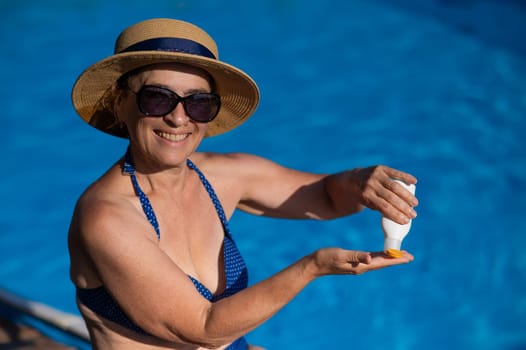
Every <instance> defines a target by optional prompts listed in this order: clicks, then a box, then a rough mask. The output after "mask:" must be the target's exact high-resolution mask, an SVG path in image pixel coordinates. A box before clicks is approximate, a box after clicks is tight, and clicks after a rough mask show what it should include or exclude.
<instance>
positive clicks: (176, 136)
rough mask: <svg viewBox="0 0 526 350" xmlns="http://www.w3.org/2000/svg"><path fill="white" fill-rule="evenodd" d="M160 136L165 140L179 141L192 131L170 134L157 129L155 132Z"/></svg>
mask: <svg viewBox="0 0 526 350" xmlns="http://www.w3.org/2000/svg"><path fill="white" fill-rule="evenodd" d="M155 133H156V134H157V135H158V136H160V137H162V138H163V139H165V140H168V141H172V142H178V141H183V140H185V139H186V138H187V137H188V136H189V135H190V133H186V134H170V133H167V132H164V131H156V132H155Z"/></svg>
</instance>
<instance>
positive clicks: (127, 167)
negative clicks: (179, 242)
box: [123, 147, 161, 239]
mask: <svg viewBox="0 0 526 350" xmlns="http://www.w3.org/2000/svg"><path fill="white" fill-rule="evenodd" d="M123 172H124V173H125V174H128V175H130V177H131V180H132V183H133V188H134V189H135V192H136V193H137V195H138V196H139V200H140V201H141V206H142V210H143V211H144V214H145V215H146V218H147V219H148V221H149V222H150V224H151V225H152V226H153V229H154V230H155V233H156V234H157V239H161V230H160V229H159V223H158V222H157V217H156V216H155V213H154V212H153V207H152V204H151V203H150V200H149V199H148V197H146V194H144V192H143V191H142V189H141V187H140V186H139V182H138V181H137V177H136V176H135V167H134V166H133V161H132V158H131V153H130V148H129V147H128V150H127V151H126V155H125V156H124V169H123Z"/></svg>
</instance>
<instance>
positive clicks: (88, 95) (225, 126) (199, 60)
mask: <svg viewBox="0 0 526 350" xmlns="http://www.w3.org/2000/svg"><path fill="white" fill-rule="evenodd" d="M170 62H172V63H182V64H187V65H189V66H193V67H197V68H201V69H203V70H205V71H206V72H208V73H209V74H210V75H211V76H212V78H213V79H214V83H215V87H216V91H215V92H216V93H217V94H218V95H219V96H221V109H220V110H219V113H218V115H217V117H216V118H215V119H214V120H213V121H212V122H210V123H209V124H208V130H207V133H206V135H205V136H214V135H218V134H222V133H224V132H226V131H229V130H232V129H233V128H235V127H237V126H239V125H241V124H242V123H243V122H245V121H246V120H247V119H248V118H249V117H250V116H251V115H252V114H253V113H254V112H255V110H256V108H257V105H258V103H259V89H258V87H257V85H256V83H255V82H254V81H253V80H252V78H250V77H249V76H248V75H247V74H246V73H244V72H243V71H241V70H240V69H238V68H236V67H234V66H231V65H229V64H228V63H225V62H221V61H218V60H215V59H211V58H206V57H202V56H196V55H192V54H185V53H179V52H166V51H141V52H128V53H121V54H116V55H113V56H110V57H108V58H106V59H104V60H102V61H99V62H97V63H95V64H93V65H91V66H90V67H88V68H87V69H86V70H85V71H84V72H83V73H82V74H81V75H80V76H79V77H78V79H77V81H76V82H75V85H74V86H73V90H72V94H71V98H72V101H73V106H74V107H75V110H76V111H77V113H78V114H79V115H80V117H81V118H82V119H83V120H84V121H86V122H87V123H89V124H90V125H92V126H93V127H95V128H97V129H99V130H102V131H104V132H106V133H109V134H112V135H115V136H120V137H126V134H123V133H122V132H119V131H118V130H116V129H114V128H111V127H108V125H109V124H111V123H112V121H108V120H101V118H97V113H99V112H101V111H100V110H98V109H100V106H101V104H100V102H101V100H102V99H103V97H104V96H105V94H107V92H108V90H109V89H111V88H112V87H113V85H114V84H115V82H116V81H117V79H119V78H120V77H121V76H122V75H123V74H125V73H128V72H130V71H132V70H134V69H137V68H140V67H144V66H148V65H151V64H156V63H170ZM102 119H104V118H102Z"/></svg>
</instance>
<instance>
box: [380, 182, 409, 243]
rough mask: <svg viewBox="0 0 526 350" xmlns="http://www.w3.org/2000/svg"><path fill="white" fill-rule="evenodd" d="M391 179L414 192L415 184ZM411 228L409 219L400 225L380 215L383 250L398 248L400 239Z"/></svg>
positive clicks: (402, 238) (401, 239)
mask: <svg viewBox="0 0 526 350" xmlns="http://www.w3.org/2000/svg"><path fill="white" fill-rule="evenodd" d="M393 181H396V182H398V183H399V184H400V185H402V186H404V187H405V189H407V190H408V191H409V192H411V194H413V195H414V194H415V190H416V186H415V185H413V184H411V185H408V184H406V183H405V182H403V181H400V180H397V179H393ZM409 229H411V220H409V222H408V223H407V224H405V225H400V224H398V223H396V222H394V221H393V220H390V219H387V218H385V217H382V230H383V231H384V250H385V251H387V250H388V249H396V250H400V247H401V246H402V241H403V240H404V238H405V236H407V233H408V232H409Z"/></svg>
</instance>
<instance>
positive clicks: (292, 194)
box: [214, 154, 418, 224]
mask: <svg viewBox="0 0 526 350" xmlns="http://www.w3.org/2000/svg"><path fill="white" fill-rule="evenodd" d="M215 163H220V165H219V169H220V170H219V171H220V172H221V171H222V172H223V174H221V177H223V178H224V177H227V176H228V174H235V181H236V186H238V187H240V188H242V193H241V194H240V197H241V198H240V200H239V204H238V208H239V209H241V210H243V211H246V212H248V213H252V214H256V215H264V216H272V217H282V218H313V219H330V218H336V217H342V216H345V215H350V214H353V213H356V212H359V211H361V210H362V209H363V208H365V207H369V208H371V209H373V210H378V211H380V212H381V213H382V215H385V216H387V217H388V218H391V219H393V220H395V221H397V222H398V223H401V224H403V223H406V222H407V220H409V219H412V218H414V217H415V216H416V213H415V211H414V209H413V207H415V206H416V205H418V200H417V199H416V197H415V196H413V195H412V194H410V193H409V192H408V191H406V190H405V189H404V188H403V187H402V186H401V185H399V184H397V183H396V182H394V181H392V180H391V179H393V178H396V179H400V180H402V181H404V182H406V183H408V184H414V183H416V178H415V177H414V176H412V175H410V174H408V173H405V172H402V171H399V170H396V169H393V168H389V167H386V166H382V165H379V166H372V167H368V168H357V169H354V170H348V171H343V172H340V173H336V174H332V175H324V174H313V173H308V172H302V171H297V170H293V169H290V168H286V167H283V166H281V165H279V164H276V163H274V162H272V161H269V160H267V159H264V158H260V157H257V156H253V155H248V154H230V155H227V156H225V157H221V161H220V162H219V161H215ZM217 169H218V168H217V167H216V168H215V170H214V172H216V171H218V170H217Z"/></svg>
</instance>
